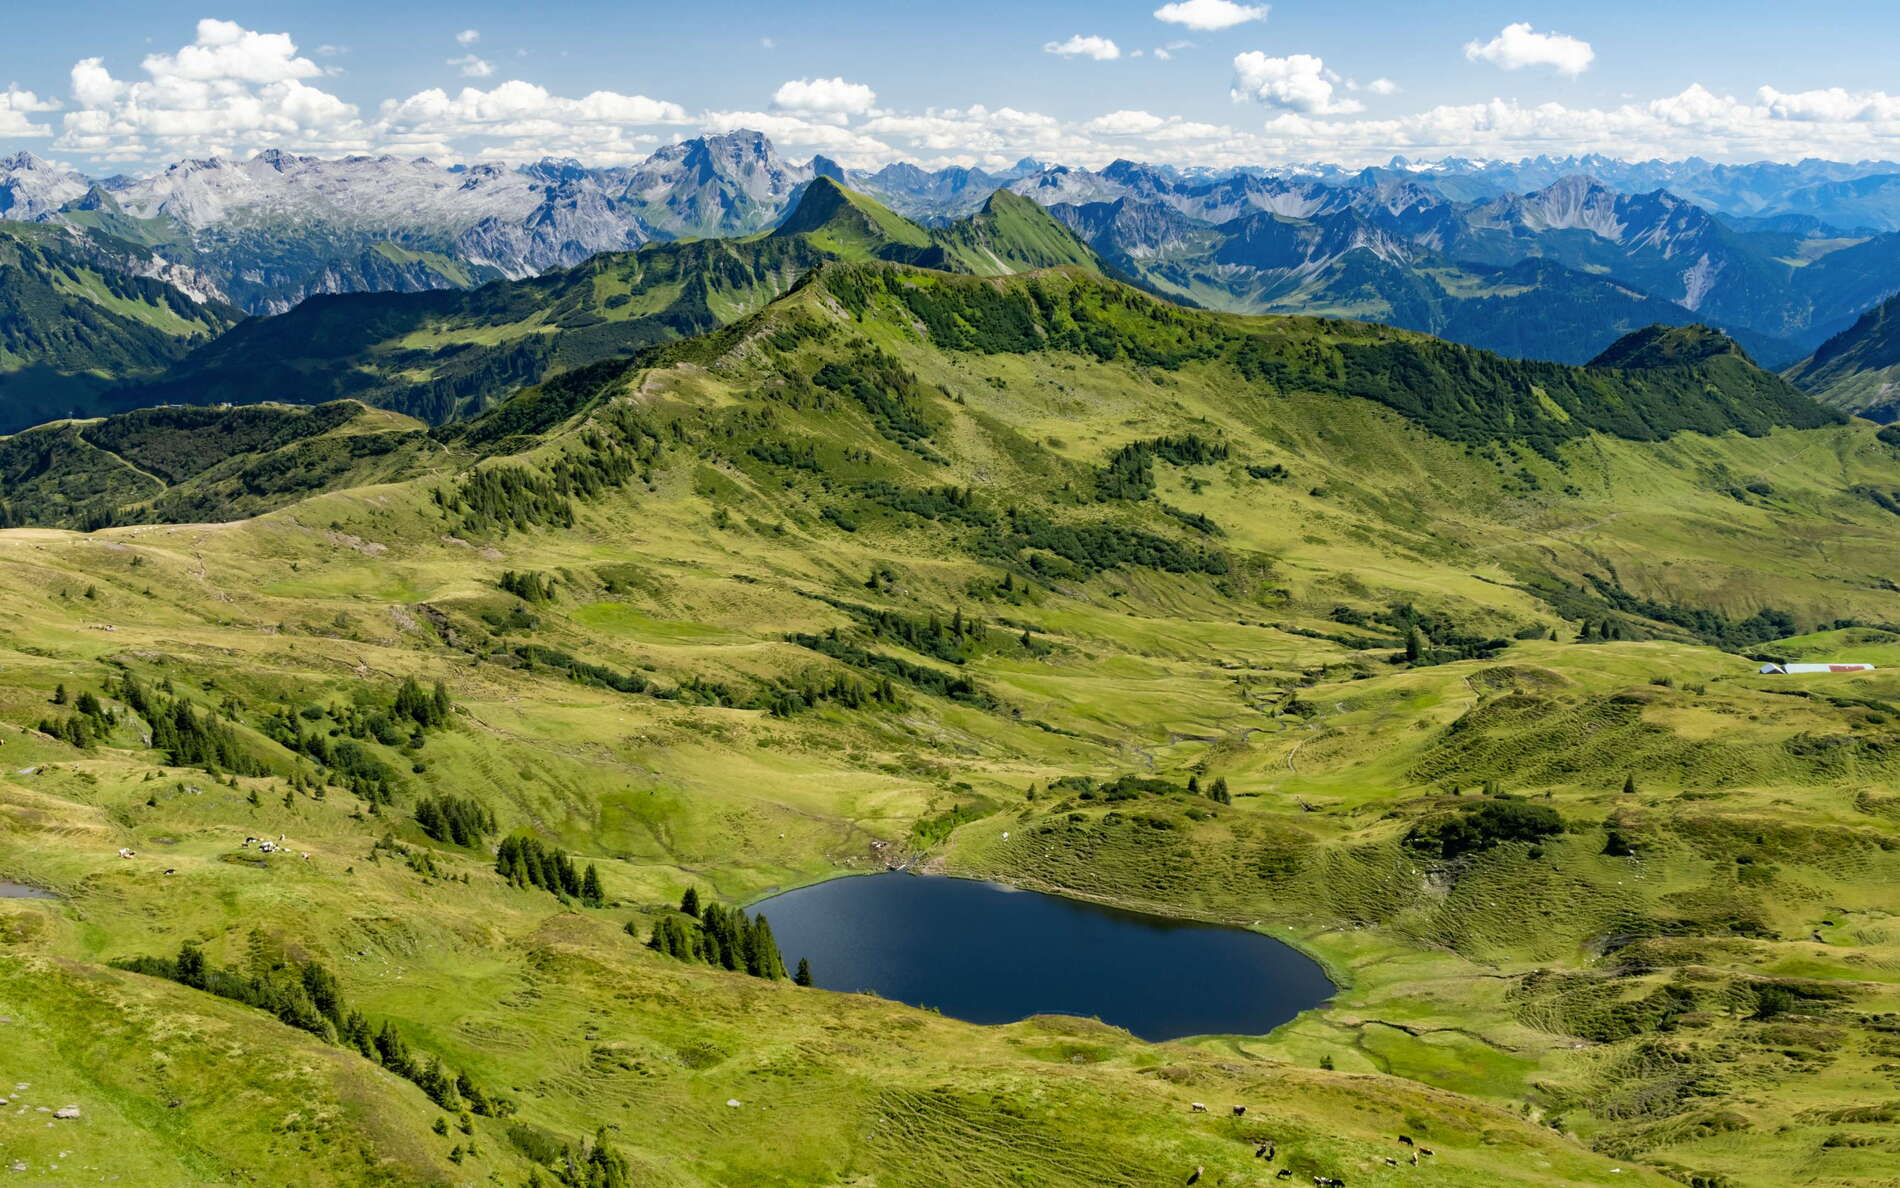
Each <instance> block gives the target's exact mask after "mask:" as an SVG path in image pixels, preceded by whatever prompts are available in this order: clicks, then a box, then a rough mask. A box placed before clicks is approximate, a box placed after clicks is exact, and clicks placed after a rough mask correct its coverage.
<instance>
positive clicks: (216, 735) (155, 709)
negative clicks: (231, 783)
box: [108, 672, 269, 776]
mask: <svg viewBox="0 0 1900 1188" xmlns="http://www.w3.org/2000/svg"><path fill="white" fill-rule="evenodd" d="M171 687H172V686H171V678H169V677H167V678H166V679H165V680H164V681H163V682H162V683H160V685H159V687H158V689H157V690H153V689H150V688H147V687H146V686H145V684H144V683H143V682H141V681H140V680H139V679H138V678H137V677H135V676H133V675H132V674H131V673H129V672H128V673H124V674H122V675H121V676H120V678H119V680H118V682H117V683H116V684H114V685H112V686H111V687H110V689H109V690H108V691H109V692H110V693H111V694H112V695H113V696H115V697H117V698H118V699H119V700H120V701H122V702H124V703H125V705H126V707H127V708H128V709H130V710H131V711H132V712H133V713H135V714H137V715H138V716H139V717H141V718H144V719H145V720H146V721H147V722H149V723H151V726H152V747H153V748H154V749H155V750H159V751H163V752H165V756H166V759H167V761H168V762H170V763H171V764H172V765H173V766H176V767H197V768H201V769H203V770H205V771H212V772H218V771H228V772H233V773H235V774H237V775H248V776H257V775H268V774H269V769H268V768H266V767H265V765H264V764H263V762H262V761H260V760H259V759H258V758H257V757H256V756H254V755H252V754H251V753H250V752H248V751H246V750H245V749H244V747H243V745H242V744H241V743H240V742H239V741H238V736H237V731H236V730H234V729H233V728H232V727H231V725H230V723H228V722H225V721H222V720H221V719H220V718H219V717H218V716H217V714H216V713H215V712H213V711H211V710H206V711H203V712H200V711H199V710H198V709H197V708H196V707H195V706H193V705H192V704H191V702H189V701H187V700H185V699H184V698H182V697H168V696H166V694H168V693H170V692H171Z"/></svg>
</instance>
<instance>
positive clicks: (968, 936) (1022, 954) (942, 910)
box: [752, 873, 1334, 1040]
mask: <svg viewBox="0 0 1900 1188" xmlns="http://www.w3.org/2000/svg"><path fill="white" fill-rule="evenodd" d="M752 910H753V911H755V912H763V913H764V914H765V916H766V918H767V919H769V920H770V921H771V922H772V933H773V935H774V936H775V937H776V938H777V939H778V946H779V951H780V952H781V953H783V954H784V956H785V964H786V965H787V966H788V967H791V968H796V967H797V964H798V959H799V958H801V957H804V958H809V959H810V961H811V966H812V981H813V982H814V983H815V984H817V985H819V986H822V987H824V988H825V989H827V990H848V991H858V990H868V991H872V992H874V993H876V994H879V995H881V996H883V997H885V998H888V999H892V1000H894V1001H896V1002H904V1003H910V1004H911V1005H913V1006H927V1007H935V1008H936V1009H937V1010H940V1011H942V1012H943V1013H944V1014H946V1015H950V1016H952V1017H954V1018H958V1019H965V1020H968V1021H969V1022H972V1023H1009V1022H1014V1021H1015V1020H1017V1019H1023V1018H1027V1017H1028V1016H1030V1015H1039V1014H1057V1015H1082V1016H1086V1017H1093V1018H1098V1019H1100V1020H1102V1021H1103V1022H1105V1023H1112V1024H1114V1025H1115V1026H1117V1027H1125V1028H1127V1029H1128V1030H1129V1031H1132V1032H1134V1033H1135V1034H1136V1035H1138V1036H1140V1037H1142V1038H1143V1039H1147V1040H1168V1039H1178V1038H1180V1037H1181V1036H1187V1035H1214V1034H1242V1035H1260V1034H1263V1033H1265V1032H1268V1031H1272V1030H1273V1029H1274V1028H1275V1027H1278V1026H1279V1025H1280V1024H1282V1023H1285V1022H1286V1021H1287V1020H1289V1019H1291V1018H1293V1017H1294V1016H1295V1015H1297V1014H1299V1013H1300V1012H1301V1011H1304V1010H1306V1009H1308V1008H1310V1007H1315V1006H1318V1005H1319V1004H1320V1003H1321V1002H1323V1001H1325V1000H1326V998H1328V997H1329V996H1330V995H1331V994H1332V993H1333V990H1334V986H1333V984H1332V982H1331V981H1330V980H1328V979H1327V977H1326V974H1325V971H1323V970H1322V969H1321V968H1320V967H1319V965H1318V963H1317V962H1315V961H1314V960H1313V959H1312V958H1310V957H1308V956H1306V954H1304V953H1301V952H1300V951H1299V950H1297V949H1294V948H1292V947H1291V946H1289V945H1285V944H1282V943H1281V942H1279V941H1277V940H1274V939H1273V938H1272V937H1268V936H1263V935H1261V934H1260V933H1257V932H1248V931H1245V930H1243V929H1239V928H1223V927H1220V926H1218V925H1212V924H1197V923H1191V922H1184V921H1178V920H1165V919H1162V918H1160V917H1157V916H1144V915H1139V914H1137V913H1134V912H1125V911H1120V910H1117V909H1114V908H1105V907H1099V906H1097V905H1095V904H1090V903H1082V902H1079V901H1077V900H1073V899H1063V898H1060V897H1058V896H1054V895H1043V894H1040V893H1038V892H1034V891H1016V890H1012V889H1010V888H1007V887H999V886H997V885H995V884H993V883H978V882H972V881H970V880H967V879H950V878H931V877H918V876H915V875H908V874H895V873H893V874H878V875H864V876H858V877H852V878H842V879H833V880H832V881H831V882H828V883H819V884H817V885H815V886H811V887H802V888H800V889H798V890H796V891H787V892H785V893H784V894H782V895H775V896H773V897H772V898H770V899H767V900H764V901H762V902H760V903H757V904H755V905H753V908H752Z"/></svg>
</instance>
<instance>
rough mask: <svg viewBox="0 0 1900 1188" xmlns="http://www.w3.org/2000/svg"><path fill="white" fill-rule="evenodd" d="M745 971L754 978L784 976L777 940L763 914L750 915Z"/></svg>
mask: <svg viewBox="0 0 1900 1188" xmlns="http://www.w3.org/2000/svg"><path fill="white" fill-rule="evenodd" d="M746 972H747V973H749V974H751V975H752V976H753V977H755V978H773V979H778V978H782V977H784V976H785V962H784V960H783V959H782V958H780V957H779V952H778V941H776V940H775V939H773V937H772V926H771V925H770V924H768V923H766V922H765V917H764V916H763V915H758V916H754V917H752V929H751V943H750V944H748V945H747V946H746Z"/></svg>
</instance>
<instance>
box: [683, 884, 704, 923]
mask: <svg viewBox="0 0 1900 1188" xmlns="http://www.w3.org/2000/svg"><path fill="white" fill-rule="evenodd" d="M680 911H682V912H685V913H686V914H687V915H689V916H691V917H693V919H695V920H697V919H699V888H697V887H688V888H687V889H686V894H684V895H682V896H680Z"/></svg>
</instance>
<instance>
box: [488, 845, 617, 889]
mask: <svg viewBox="0 0 1900 1188" xmlns="http://www.w3.org/2000/svg"><path fill="white" fill-rule="evenodd" d="M495 873H497V874H499V875H500V876H501V877H502V878H504V879H507V880H508V881H509V882H510V883H513V884H514V885H515V886H517V887H540V888H541V889H542V890H544V891H552V892H553V893H554V894H556V895H560V896H565V897H566V898H568V899H578V900H580V901H581V902H582V903H584V904H586V905H587V906H588V907H599V906H600V905H601V904H602V903H604V902H605V901H606V895H605V893H603V892H602V891H601V887H600V871H599V870H598V869H596V868H595V867H594V865H593V864H592V863H589V864H588V866H587V870H586V871H585V872H583V871H581V870H580V869H579V868H578V867H576V866H575V865H574V860H573V859H572V858H569V857H568V856H567V852H566V851H565V850H561V849H558V848H556V847H554V846H545V845H542V844H541V842H540V839H538V838H533V837H522V836H515V837H505V838H503V839H502V841H501V846H500V848H499V849H498V850H497V851H496V854H495Z"/></svg>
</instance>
